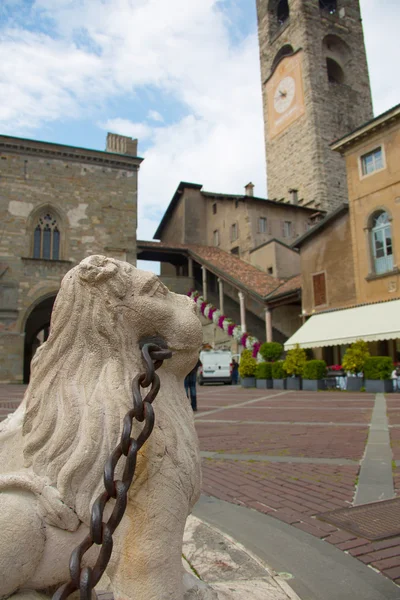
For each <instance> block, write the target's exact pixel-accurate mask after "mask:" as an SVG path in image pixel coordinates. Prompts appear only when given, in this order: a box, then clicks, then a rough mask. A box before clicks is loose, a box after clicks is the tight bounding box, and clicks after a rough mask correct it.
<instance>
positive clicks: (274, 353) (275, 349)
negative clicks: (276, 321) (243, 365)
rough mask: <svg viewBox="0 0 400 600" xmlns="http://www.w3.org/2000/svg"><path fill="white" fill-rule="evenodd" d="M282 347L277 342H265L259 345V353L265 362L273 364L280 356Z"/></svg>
mask: <svg viewBox="0 0 400 600" xmlns="http://www.w3.org/2000/svg"><path fill="white" fill-rule="evenodd" d="M282 352H283V346H282V344H279V342H265V343H264V344H261V346H260V350H259V353H260V354H261V356H262V357H263V359H264V360H265V361H266V362H274V361H275V360H279V359H280V357H281V356H282Z"/></svg>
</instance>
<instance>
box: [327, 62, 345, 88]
mask: <svg viewBox="0 0 400 600" xmlns="http://www.w3.org/2000/svg"><path fill="white" fill-rule="evenodd" d="M326 68H327V71H328V81H329V83H344V73H343V69H342V67H341V66H340V65H339V63H337V62H336V61H335V60H333V59H332V58H327V59H326Z"/></svg>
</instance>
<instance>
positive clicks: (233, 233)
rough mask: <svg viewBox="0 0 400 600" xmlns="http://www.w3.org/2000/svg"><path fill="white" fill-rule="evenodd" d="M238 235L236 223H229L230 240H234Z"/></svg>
mask: <svg viewBox="0 0 400 600" xmlns="http://www.w3.org/2000/svg"><path fill="white" fill-rule="evenodd" d="M238 237H239V231H238V224H237V223H233V224H232V225H231V242H235V241H236V240H237V239H238Z"/></svg>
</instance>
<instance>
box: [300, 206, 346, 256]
mask: <svg viewBox="0 0 400 600" xmlns="http://www.w3.org/2000/svg"><path fill="white" fill-rule="evenodd" d="M348 210H349V205H348V204H346V203H343V204H341V205H340V206H339V207H338V208H336V209H335V210H334V211H333V212H331V213H329V214H328V215H327V216H326V217H324V218H323V219H322V221H320V222H319V223H317V224H316V225H314V227H312V228H311V229H309V230H308V231H306V233H304V234H303V235H302V236H300V237H299V238H297V240H296V241H295V242H293V244H292V245H291V247H292V249H296V248H300V247H301V246H302V245H303V243H304V242H306V241H308V240H309V239H310V238H311V237H313V236H314V235H315V234H316V233H319V232H320V231H323V230H324V229H325V228H326V227H327V226H328V225H329V224H330V223H331V222H332V221H335V220H336V219H337V218H339V217H340V216H342V215H343V214H345V213H346V212H348Z"/></svg>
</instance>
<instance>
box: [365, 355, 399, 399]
mask: <svg viewBox="0 0 400 600" xmlns="http://www.w3.org/2000/svg"><path fill="white" fill-rule="evenodd" d="M392 371H393V361H392V359H391V358H390V357H389V356H370V357H369V358H368V359H367V360H366V361H365V365H364V377H365V391H366V392H370V393H372V394H378V393H388V392H392V391H393V383H392V380H391V379H390V376H391V373H392Z"/></svg>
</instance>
